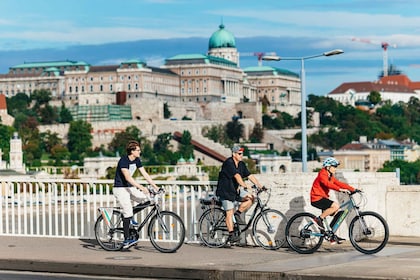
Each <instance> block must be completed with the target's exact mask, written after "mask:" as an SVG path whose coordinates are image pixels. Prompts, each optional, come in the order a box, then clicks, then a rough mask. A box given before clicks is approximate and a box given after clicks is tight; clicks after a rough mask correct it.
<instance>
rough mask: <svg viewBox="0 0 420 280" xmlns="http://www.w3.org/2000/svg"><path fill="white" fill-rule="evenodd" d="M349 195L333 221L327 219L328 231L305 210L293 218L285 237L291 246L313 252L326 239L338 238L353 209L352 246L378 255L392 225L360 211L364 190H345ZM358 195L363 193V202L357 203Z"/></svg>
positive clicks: (351, 224) (308, 252) (301, 250)
mask: <svg viewBox="0 0 420 280" xmlns="http://www.w3.org/2000/svg"><path fill="white" fill-rule="evenodd" d="M345 193H346V194H347V195H348V196H349V198H348V200H346V201H344V202H343V203H342V204H341V205H340V210H341V211H339V212H338V213H337V214H336V215H335V216H334V218H333V220H332V222H331V224H328V222H327V221H325V223H324V224H325V226H326V227H325V230H320V228H319V226H318V225H317V224H316V222H315V221H314V218H315V217H316V216H315V215H314V214H311V213H308V212H302V213H298V214H296V215H294V216H293V217H292V218H290V220H289V222H288V223H287V226H286V240H287V243H288V244H289V246H290V248H292V249H293V250H294V251H296V252H298V253H300V254H311V253H314V252H315V251H317V250H318V249H319V247H320V246H321V244H322V242H323V240H324V239H326V240H330V241H331V240H332V238H335V233H336V232H337V230H338V228H339V227H340V225H341V224H342V223H343V221H344V219H345V218H346V217H347V215H348V214H349V213H350V212H354V214H355V216H354V217H353V219H352V220H351V222H350V224H349V239H350V242H351V244H352V246H353V247H354V248H355V249H356V250H358V251H359V252H361V253H364V254H375V253H377V252H379V251H381V250H382V249H383V248H384V247H385V245H386V244H387V242H388V238H389V228H388V224H387V222H386V221H385V219H384V218H383V217H382V216H381V215H380V214H378V213H376V212H373V211H366V212H364V211H360V210H359V208H360V204H361V202H363V201H364V202H365V203H366V201H367V200H366V197H365V196H364V195H363V192H362V191H360V190H356V191H355V192H345ZM355 194H360V203H356V200H355V198H354V195H355Z"/></svg>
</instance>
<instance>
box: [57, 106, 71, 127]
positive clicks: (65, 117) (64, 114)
mask: <svg viewBox="0 0 420 280" xmlns="http://www.w3.org/2000/svg"><path fill="white" fill-rule="evenodd" d="M72 120H73V116H72V115H71V113H70V110H69V109H67V108H66V106H65V105H64V102H62V103H61V108H60V116H59V123H69V122H71V121H72Z"/></svg>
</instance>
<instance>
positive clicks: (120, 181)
mask: <svg viewBox="0 0 420 280" xmlns="http://www.w3.org/2000/svg"><path fill="white" fill-rule="evenodd" d="M142 166H143V165H142V163H141V160H140V158H136V159H135V160H130V159H129V158H128V156H123V157H121V158H120V160H119V161H118V165H117V170H116V172H115V180H114V187H117V188H118V187H131V184H130V183H128V182H127V180H126V179H125V177H124V174H123V173H122V172H121V169H123V168H126V169H128V171H129V172H130V175H131V176H133V174H134V172H135V171H136V170H137V169H138V168H140V167H142Z"/></svg>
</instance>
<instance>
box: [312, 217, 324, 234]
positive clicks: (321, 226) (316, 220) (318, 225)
mask: <svg viewBox="0 0 420 280" xmlns="http://www.w3.org/2000/svg"><path fill="white" fill-rule="evenodd" d="M313 221H314V223H315V225H316V226H317V227H318V228H319V229H320V230H321V231H323V230H325V228H324V223H323V222H322V220H321V219H320V218H319V217H315V218H314V219H313Z"/></svg>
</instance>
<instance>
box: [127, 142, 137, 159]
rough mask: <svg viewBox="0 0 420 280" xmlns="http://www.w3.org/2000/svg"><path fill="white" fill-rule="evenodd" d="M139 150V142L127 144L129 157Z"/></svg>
mask: <svg viewBox="0 0 420 280" xmlns="http://www.w3.org/2000/svg"><path fill="white" fill-rule="evenodd" d="M137 148H140V144H139V142H137V141H134V140H131V141H129V142H128V143H127V146H126V151H127V155H131V153H132V152H133V151H134V150H136V149H137Z"/></svg>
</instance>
